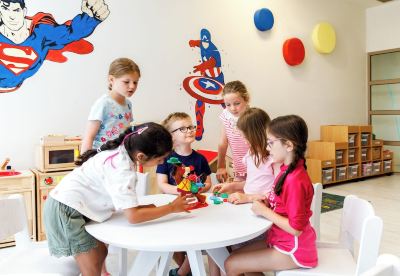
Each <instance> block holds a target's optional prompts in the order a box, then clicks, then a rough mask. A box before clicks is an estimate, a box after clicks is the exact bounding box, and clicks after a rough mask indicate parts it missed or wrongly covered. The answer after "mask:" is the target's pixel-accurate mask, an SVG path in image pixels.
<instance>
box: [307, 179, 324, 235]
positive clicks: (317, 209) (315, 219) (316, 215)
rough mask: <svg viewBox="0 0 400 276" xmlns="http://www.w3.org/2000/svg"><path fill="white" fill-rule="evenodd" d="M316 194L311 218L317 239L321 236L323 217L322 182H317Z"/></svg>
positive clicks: (312, 203)
mask: <svg viewBox="0 0 400 276" xmlns="http://www.w3.org/2000/svg"><path fill="white" fill-rule="evenodd" d="M313 187H314V196H313V200H312V202H311V211H312V216H311V218H310V222H311V225H312V226H313V227H314V230H315V233H316V234H317V240H319V237H320V232H321V231H320V220H321V219H320V217H321V203H322V184H321V183H315V184H313Z"/></svg>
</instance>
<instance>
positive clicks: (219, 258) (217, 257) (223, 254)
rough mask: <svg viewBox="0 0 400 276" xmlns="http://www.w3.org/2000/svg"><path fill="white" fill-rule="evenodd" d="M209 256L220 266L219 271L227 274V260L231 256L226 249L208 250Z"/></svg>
mask: <svg viewBox="0 0 400 276" xmlns="http://www.w3.org/2000/svg"><path fill="white" fill-rule="evenodd" d="M206 251H207V254H208V255H209V256H210V257H211V258H212V259H213V260H214V262H215V263H216V264H217V265H218V267H219V269H221V271H222V272H224V273H225V266H224V263H225V260H226V258H228V256H229V252H228V250H227V249H226V247H221V248H213V249H207V250H206Z"/></svg>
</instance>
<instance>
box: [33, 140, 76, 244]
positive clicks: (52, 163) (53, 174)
mask: <svg viewBox="0 0 400 276" xmlns="http://www.w3.org/2000/svg"><path fill="white" fill-rule="evenodd" d="M80 145H81V139H80V138H79V137H67V136H63V135H49V136H45V137H42V139H41V143H40V145H38V147H37V153H36V154H37V158H36V168H35V169H32V172H33V173H34V174H35V178H36V189H35V190H36V210H37V215H36V216H37V223H36V227H37V229H36V230H37V235H36V237H37V239H38V241H42V240H45V239H46V233H45V230H44V225H43V207H44V203H45V201H46V199H47V198H48V196H49V193H50V191H51V190H52V189H54V187H55V186H57V184H58V183H60V181H61V179H63V177H64V176H66V175H67V174H68V173H70V172H71V171H72V170H73V169H74V168H75V167H76V166H75V164H74V162H75V161H76V159H77V158H78V156H79V149H80Z"/></svg>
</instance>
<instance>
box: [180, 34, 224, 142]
mask: <svg viewBox="0 0 400 276" xmlns="http://www.w3.org/2000/svg"><path fill="white" fill-rule="evenodd" d="M189 46H190V47H198V48H199V49H200V58H201V63H200V64H198V65H195V66H194V67H193V68H194V70H193V73H199V75H196V76H189V77H186V78H185V79H184V80H183V84H182V85H183V88H184V89H185V91H186V92H187V93H188V94H189V95H190V96H192V97H193V98H195V99H196V104H195V112H196V122H197V130H196V140H197V141H200V140H201V139H202V138H203V133H204V123H203V117H204V113H205V104H218V105H219V104H221V105H222V106H223V107H224V104H223V103H224V101H223V99H222V95H221V94H222V89H223V87H224V84H225V81H224V74H223V72H222V68H221V67H222V64H221V55H220V53H219V51H218V49H217V47H216V46H215V45H214V43H213V42H212V41H211V33H210V31H208V30H207V29H202V30H201V31H200V40H190V41H189Z"/></svg>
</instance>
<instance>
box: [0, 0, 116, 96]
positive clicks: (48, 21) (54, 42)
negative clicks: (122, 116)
mask: <svg viewBox="0 0 400 276" xmlns="http://www.w3.org/2000/svg"><path fill="white" fill-rule="evenodd" d="M27 10H28V8H27V7H26V5H25V0H0V93H6V92H12V91H16V90H17V89H18V88H19V87H21V85H22V84H23V82H24V81H25V80H26V79H27V78H30V77H32V76H33V75H35V73H36V72H37V71H38V70H39V69H40V67H41V66H42V65H43V63H44V61H45V60H49V61H53V62H60V63H61V62H65V61H67V58H66V57H65V56H63V53H64V52H73V53H76V54H88V53H91V52H92V51H93V45H92V44H91V43H89V42H88V41H86V40H84V39H83V38H86V37H88V36H89V35H91V34H92V33H93V31H94V30H95V29H96V27H97V26H98V25H99V24H100V23H101V22H102V21H104V20H105V19H106V18H107V17H108V15H109V13H110V11H109V9H108V6H107V5H106V4H105V2H104V0H82V2H81V11H82V13H81V14H78V15H76V16H75V17H74V18H73V19H72V20H69V21H67V22H65V23H63V24H58V23H57V22H56V20H55V19H54V18H53V16H52V15H51V14H48V13H42V12H41V13H37V14H35V15H33V16H32V17H30V16H27Z"/></svg>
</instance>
